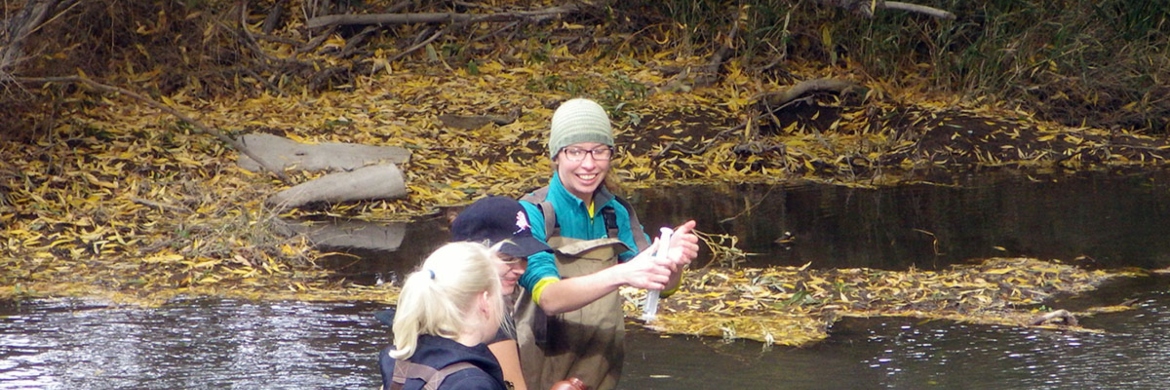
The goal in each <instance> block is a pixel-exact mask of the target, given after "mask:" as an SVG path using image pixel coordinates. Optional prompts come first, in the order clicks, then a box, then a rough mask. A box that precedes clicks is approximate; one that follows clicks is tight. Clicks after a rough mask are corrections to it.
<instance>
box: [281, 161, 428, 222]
mask: <svg viewBox="0 0 1170 390" xmlns="http://www.w3.org/2000/svg"><path fill="white" fill-rule="evenodd" d="M404 196H406V181H405V179H404V178H403V176H402V171H401V170H399V169H398V166H396V165H394V164H383V165H371V166H368V167H363V168H358V169H355V170H353V171H349V172H341V173H333V174H329V175H325V176H322V177H320V178H317V179H314V180H311V181H308V182H305V183H301V184H298V185H296V186H294V187H292V188H289V189H287V190H284V191H281V192H279V193H277V194H276V195H273V196H272V197H270V198H268V200H267V201H266V202H265V203H267V204H268V205H269V206H270V207H273V208H275V209H276V210H278V211H279V210H285V209H289V208H295V207H300V206H303V205H305V204H309V203H312V202H329V203H340V202H349V201H355V200H373V199H398V198H402V197H404Z"/></svg>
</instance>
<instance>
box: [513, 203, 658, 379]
mask: <svg viewBox="0 0 1170 390" xmlns="http://www.w3.org/2000/svg"><path fill="white" fill-rule="evenodd" d="M547 194H548V187H544V188H541V189H540V190H537V191H536V192H534V193H532V194H530V195H527V196H525V197H524V198H523V200H525V201H528V202H531V203H533V204H536V205H538V206H539V207H540V209H541V212H542V213H543V214H544V221H545V233H546V236H547V240H546V241H547V242H548V245H549V246H550V247H552V248H553V249H554V251H555V256H556V266H557V270H558V272H559V273H560V275H561V278H562V279H566V278H572V277H576V276H584V275H588V274H592V273H594V272H597V271H600V270H602V269H605V268H608V267H611V266H613V265H615V264H617V263H618V255H619V254H621V253H622V252H625V251H627V250H628V246H627V245H626V244H625V243H623V242H622V241H621V240H620V239H618V227H617V226H618V225H617V216H616V214H615V213H614V210H613V209H612V208H608V207H607V208H603V209H602V210H601V216H602V217H603V218H605V225H606V231H607V234H608V237H606V238H600V239H595V240H581V239H575V238H569V237H562V236H561V235H560V227H559V225H558V224H557V223H556V213H555V212H554V211H553V206H552V203H550V202H548V201H547V200H546V196H547ZM622 204H623V205H624V206H625V207H626V208H627V210H629V214H630V226H631V228H632V229H633V230H634V232H633V233H634V237H635V242H636V244H637V245H639V246H640V248H646V247H648V246H649V243H648V242H647V241H646V234H645V233H643V232H642V224H641V223H639V222H638V219H637V216H635V215H634V212H633V209H631V208H630V207H629V205H628V204H626V203H624V202H622ZM515 313H516V322H517V324H518V326H517V327H516V341H517V342H518V343H519V344H520V366H521V368H522V371H523V372H524V380H525V382H527V384H528V387H529V388H533V389H548V388H550V387H552V385H553V384H554V383H556V382H557V381H560V380H563V379H566V378H569V377H577V378H579V379H581V381H582V382H584V383H585V384H586V385H588V386H589V388H590V389H591V390H607V389H612V388H614V387H616V386H617V383H618V379H619V378H620V377H621V373H622V362H623V360H624V359H625V353H626V352H625V334H626V330H625V315H624V312H623V311H622V298H621V296H620V295H619V294H618V292H617V291H616V290H615V291H613V292H610V293H609V294H606V295H605V296H603V297H601V298H599V299H597V300H596V301H593V302H592V303H590V304H588V305H585V307H582V308H580V309H578V310H574V311H571V312H568V313H561V314H558V315H555V316H551V317H550V316H547V315H545V313H544V311H543V310H541V309H540V307H539V306H538V305H537V304H536V303H535V302H533V300H532V293H531V292H530V291H527V289H525V290H524V292H523V295H522V296H521V297H520V299H519V300H518V301H517V302H516V312H515ZM521 324H522V325H521Z"/></svg>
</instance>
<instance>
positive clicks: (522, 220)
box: [512, 211, 528, 234]
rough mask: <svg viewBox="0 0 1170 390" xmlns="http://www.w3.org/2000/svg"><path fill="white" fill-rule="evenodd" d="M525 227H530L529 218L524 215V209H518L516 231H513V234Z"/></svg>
mask: <svg viewBox="0 0 1170 390" xmlns="http://www.w3.org/2000/svg"><path fill="white" fill-rule="evenodd" d="M525 229H528V218H527V217H526V216H525V215H524V212H523V211H517V212H516V231H515V232H513V233H512V234H516V233H520V232H522V231H524V230H525Z"/></svg>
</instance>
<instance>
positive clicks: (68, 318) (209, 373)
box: [0, 277, 1170, 389]
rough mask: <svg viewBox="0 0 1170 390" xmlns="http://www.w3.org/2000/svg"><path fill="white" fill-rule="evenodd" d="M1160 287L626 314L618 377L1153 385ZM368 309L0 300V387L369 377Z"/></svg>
mask: <svg viewBox="0 0 1170 390" xmlns="http://www.w3.org/2000/svg"><path fill="white" fill-rule="evenodd" d="M1168 291H1170V278H1166V277H1148V278H1139V279H1136V280H1133V281H1132V282H1131V283H1121V284H1119V285H1116V286H1109V287H1107V288H1106V290H1104V291H1101V295H1105V296H1113V297H1122V296H1124V297H1132V298H1136V299H1137V301H1138V302H1139V304H1138V308H1137V309H1136V310H1133V311H1129V312H1122V313H1114V314H1106V315H1098V316H1097V317H1090V318H1082V320H1081V321H1082V323H1083V324H1085V325H1086V326H1087V327H1089V328H1095V329H1101V330H1104V331H1105V333H1103V334H1093V333H1069V332H1061V331H1049V330H1034V329H1019V328H1010V327H1000V326H981V325H968V324H959V323H953V322H946V321H930V322H923V321H921V320H917V319H912V318H874V319H846V320H844V321H842V322H840V323H838V324H837V325H835V326H834V327H833V329H832V331H831V332H830V338H829V339H828V340H826V341H824V342H821V343H818V344H815V345H812V346H810V347H806V348H782V347H773V348H767V347H765V346H764V345H762V344H760V343H757V342H751V341H731V342H725V341H723V340H719V339H714V338H696V337H663V336H661V335H658V334H654V333H650V332H647V331H645V330H641V329H638V328H633V327H631V331H630V332H629V333H630V334H629V337H628V348H627V358H626V366H625V369H624V375H623V379H622V386H621V388H623V389H686V388H700V389H702V388H733V389H772V388H785V389H826V388H890V389H925V388H944V389H1064V388H1081V387H1085V388H1161V386H1162V384H1163V383H1166V381H1168V380H1170V370H1166V369H1165V367H1167V366H1168V365H1170V353H1168V352H1170V335H1168V334H1167V333H1166V332H1165V329H1167V327H1170V293H1168ZM1098 299H1099V298H1096V297H1095V296H1094V295H1088V296H1085V297H1083V298H1066V301H1064V302H1061V303H1060V304H1061V305H1062V306H1066V307H1072V308H1077V307H1084V306H1090V305H1094V304H1096V303H1095V301H1096V300H1098ZM380 308H381V306H380V305H378V304H369V303H348V304H324V303H299V302H272V303H252V302H244V301H233V300H178V301H174V302H171V303H169V304H167V305H164V306H162V307H160V308H157V309H138V308H120V307H106V306H102V305H95V304H85V303H79V302H33V303H31V304H25V305H22V306H20V307H0V387H2V388H5V389H45V388H75V389H110V388H127V389H129V388H134V389H138V388H313V389H324V388H347V389H348V388H369V389H373V388H376V387H377V384H378V373H377V370H376V368H375V364H376V354H377V351H378V350H379V349H380V348H382V347H383V346H385V345H386V344H387V343H388V342H389V331H388V329H387V328H386V327H385V326H382V325H381V324H378V323H377V321H376V320H375V319H374V317H373V312H374V311H376V310H378V309H380Z"/></svg>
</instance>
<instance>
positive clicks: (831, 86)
mask: <svg viewBox="0 0 1170 390" xmlns="http://www.w3.org/2000/svg"><path fill="white" fill-rule="evenodd" d="M857 87H858V85H857V84H854V83H853V82H851V81H845V80H839V79H816V80H805V81H801V82H799V83H796V85H793V86H792V88H788V89H785V90H783V91H777V92H766V93H761V94H758V95H756V96H753V97H752V100H753V101H756V102H766V103H767V104H768V105H771V106H774V107H775V106H783V105H784V104H787V103H788V102H791V101H793V100H796V99H797V98H799V97H801V96H804V95H805V94H808V93H812V92H834V93H842V92H845V91H846V90H848V89H850V88H857Z"/></svg>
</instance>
